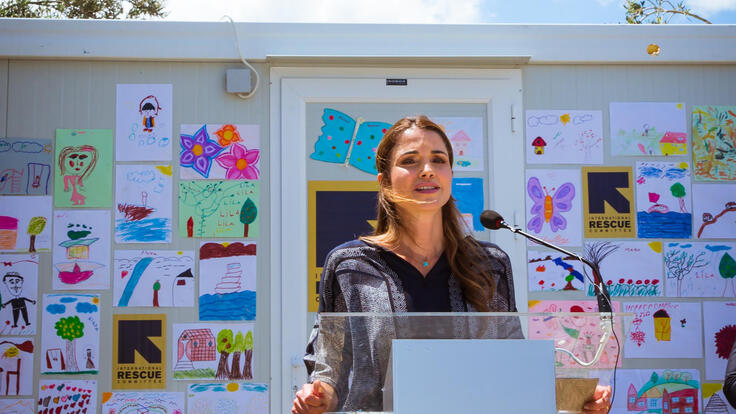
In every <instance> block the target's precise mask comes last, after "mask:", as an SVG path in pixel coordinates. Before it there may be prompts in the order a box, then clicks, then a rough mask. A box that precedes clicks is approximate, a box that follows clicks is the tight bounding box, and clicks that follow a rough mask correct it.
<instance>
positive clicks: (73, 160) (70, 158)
mask: <svg viewBox="0 0 736 414" xmlns="http://www.w3.org/2000/svg"><path fill="white" fill-rule="evenodd" d="M58 165H59V170H60V172H61V176H62V177H64V192H69V188H70V187H71V190H72V197H71V201H72V203H73V204H74V205H75V206H76V205H84V196H83V195H82V194H80V193H79V191H77V186H79V187H83V186H84V184H83V180H84V179H85V178H87V176H89V174H90V173H91V172H92V171H93V170H94V169H95V165H97V148H95V147H93V146H92V145H80V146H78V147H64V148H62V150H61V152H59V160H58Z"/></svg>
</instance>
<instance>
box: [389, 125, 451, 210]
mask: <svg viewBox="0 0 736 414" xmlns="http://www.w3.org/2000/svg"><path fill="white" fill-rule="evenodd" d="M382 179H383V177H382V174H379V180H382ZM390 180H391V187H392V189H393V191H394V193H395V194H396V195H397V196H399V197H401V198H407V199H411V200H416V201H417V202H416V203H411V202H409V203H405V202H401V200H399V202H398V206H399V210H401V209H406V210H408V211H412V210H413V211H417V212H419V211H432V210H439V209H441V208H442V206H444V205H445V203H447V201H448V200H449V199H450V196H451V195H452V166H451V165H450V154H448V152H447V148H446V147H445V144H444V142H443V140H442V137H440V135H439V134H437V133H436V132H434V131H431V130H424V129H420V128H416V127H412V128H410V129H408V130H406V131H405V132H404V133H403V134H402V135H401V136H400V137H399V138H398V140H397V142H396V145H395V146H394V148H393V151H392V153H391V164H390Z"/></svg>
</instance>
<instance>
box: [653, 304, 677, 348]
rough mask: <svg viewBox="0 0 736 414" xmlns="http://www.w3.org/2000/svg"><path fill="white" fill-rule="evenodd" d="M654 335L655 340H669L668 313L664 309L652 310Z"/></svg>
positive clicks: (670, 332) (669, 319) (670, 327)
mask: <svg viewBox="0 0 736 414" xmlns="http://www.w3.org/2000/svg"><path fill="white" fill-rule="evenodd" d="M653 316H654V337H655V338H657V341H669V340H670V336H671V334H672V326H671V325H670V321H671V318H670V315H669V314H668V313H667V311H665V310H664V309H660V310H658V311H656V312H654V315H653Z"/></svg>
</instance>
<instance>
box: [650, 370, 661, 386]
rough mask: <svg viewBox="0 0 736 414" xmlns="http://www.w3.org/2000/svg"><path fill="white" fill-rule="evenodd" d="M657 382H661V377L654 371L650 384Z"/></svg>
mask: <svg viewBox="0 0 736 414" xmlns="http://www.w3.org/2000/svg"><path fill="white" fill-rule="evenodd" d="M657 381H659V375H657V373H656V372H654V371H652V377H651V378H649V382H651V383H652V384H656V383H657Z"/></svg>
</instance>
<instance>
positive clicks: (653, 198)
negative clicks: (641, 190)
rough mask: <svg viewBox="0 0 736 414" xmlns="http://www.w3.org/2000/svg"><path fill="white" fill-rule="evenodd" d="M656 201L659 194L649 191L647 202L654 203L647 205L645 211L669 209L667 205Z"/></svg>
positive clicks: (652, 211) (664, 211) (657, 211)
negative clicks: (647, 207)
mask: <svg viewBox="0 0 736 414" xmlns="http://www.w3.org/2000/svg"><path fill="white" fill-rule="evenodd" d="M657 201H659V194H657V193H649V202H650V203H654V205H653V206H651V207H649V209H648V210H647V213H662V214H664V213H667V212H669V211H670V209H669V207H667V206H666V205H664V204H657Z"/></svg>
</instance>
